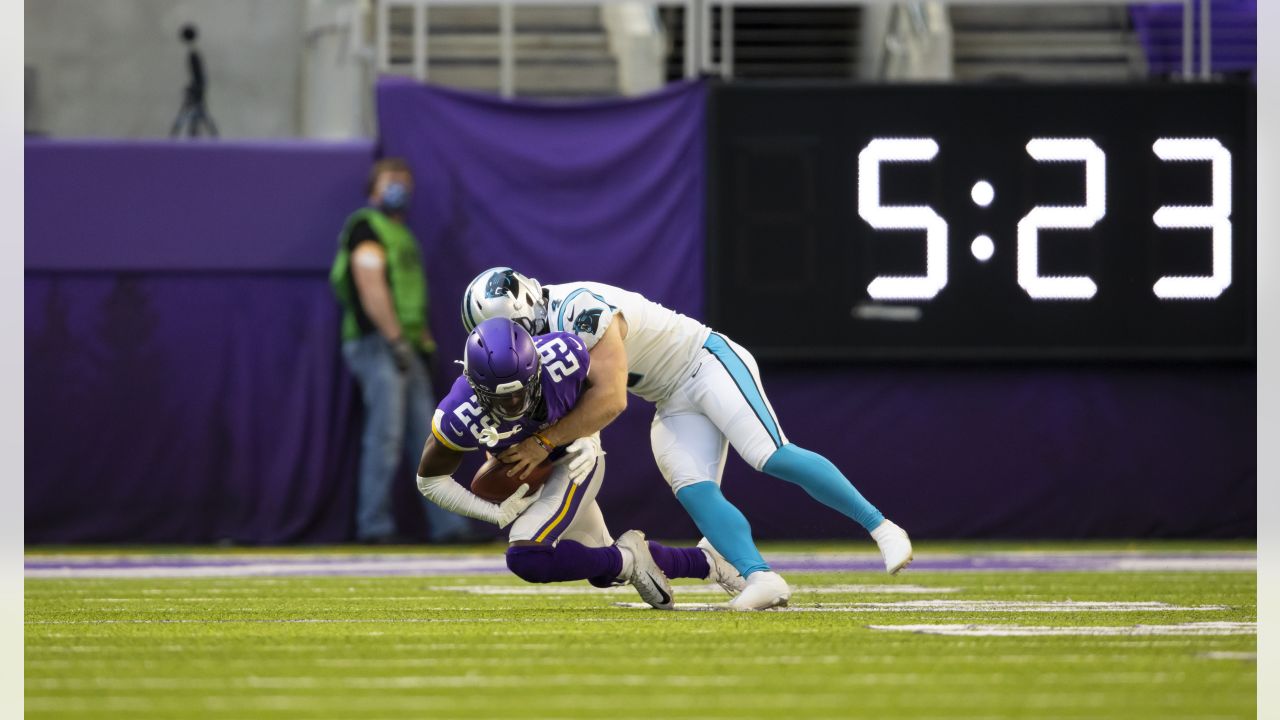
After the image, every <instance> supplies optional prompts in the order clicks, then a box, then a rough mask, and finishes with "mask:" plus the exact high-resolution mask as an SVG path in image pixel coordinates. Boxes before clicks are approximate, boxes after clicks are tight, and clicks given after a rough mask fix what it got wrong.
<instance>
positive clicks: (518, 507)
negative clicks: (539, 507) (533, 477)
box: [493, 483, 542, 527]
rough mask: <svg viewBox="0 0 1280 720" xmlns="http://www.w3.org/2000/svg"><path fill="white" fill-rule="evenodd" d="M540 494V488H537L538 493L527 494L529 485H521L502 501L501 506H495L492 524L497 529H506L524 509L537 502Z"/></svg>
mask: <svg viewBox="0 0 1280 720" xmlns="http://www.w3.org/2000/svg"><path fill="white" fill-rule="evenodd" d="M541 494H542V488H538V492H533V493H531V492H529V483H521V485H520V487H518V488H516V491H515V492H513V493H511V494H510V495H509V496H507V499H506V500H503V501H502V504H501V505H498V506H497V507H498V513H497V517H495V518H494V519H493V522H494V523H495V524H497V526H498V527H506V526H508V525H510V524H511V523H513V522H515V519H516V518H518V517H520V513H522V512H524V511H525V509H526V508H528V507H529V506H530V505H532V504H533V501H535V500H537V499H538V496H539V495H541Z"/></svg>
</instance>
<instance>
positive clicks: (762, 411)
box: [702, 333, 782, 447]
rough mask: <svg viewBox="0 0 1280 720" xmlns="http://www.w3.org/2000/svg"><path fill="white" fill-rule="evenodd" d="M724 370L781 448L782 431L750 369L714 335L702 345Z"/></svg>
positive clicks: (774, 441)
mask: <svg viewBox="0 0 1280 720" xmlns="http://www.w3.org/2000/svg"><path fill="white" fill-rule="evenodd" d="M702 347H704V348H706V349H707V350H708V351H709V352H710V353H711V354H712V355H714V356H715V358H716V359H717V360H719V361H720V364H721V365H724V369H725V370H728V371H729V377H731V378H733V382H734V384H736V385H737V386H738V392H740V393H742V396H743V397H745V398H746V399H747V403H748V404H750V405H751V409H752V410H754V411H755V413H756V417H757V418H759V419H760V424H761V425H764V429H765V431H766V432H768V433H769V437H771V438H773V444H774V445H775V446H777V447H782V431H780V430H779V429H778V421H777V420H775V419H774V417H773V413H771V412H769V406H768V405H767V404H765V401H764V394H763V393H761V392H760V387H759V386H758V385H756V379H755V376H753V375H752V374H751V369H750V368H748V367H747V364H746V363H744V362H742V358H740V357H738V354H737V353H735V352H734V351H733V347H732V346H730V345H729V343H727V342H725V339H724V338H722V337H720V336H719V335H717V334H715V333H711V336H710V337H708V338H707V341H706V342H705V343H703V344H702Z"/></svg>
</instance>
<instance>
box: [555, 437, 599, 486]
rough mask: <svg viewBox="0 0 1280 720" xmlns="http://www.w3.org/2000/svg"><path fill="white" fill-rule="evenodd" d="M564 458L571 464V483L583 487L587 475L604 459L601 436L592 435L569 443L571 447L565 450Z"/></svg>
mask: <svg viewBox="0 0 1280 720" xmlns="http://www.w3.org/2000/svg"><path fill="white" fill-rule="evenodd" d="M564 456H565V458H566V459H567V460H568V463H569V464H568V468H569V482H571V483H573V484H574V485H581V484H582V481H583V480H586V479H587V475H590V474H591V469H592V468H594V467H595V465H596V461H597V460H599V459H600V458H601V457H604V449H603V448H601V447H600V436H599V435H590V436H587V437H581V438H578V439H577V440H574V441H573V442H571V443H569V447H567V448H565V454H564Z"/></svg>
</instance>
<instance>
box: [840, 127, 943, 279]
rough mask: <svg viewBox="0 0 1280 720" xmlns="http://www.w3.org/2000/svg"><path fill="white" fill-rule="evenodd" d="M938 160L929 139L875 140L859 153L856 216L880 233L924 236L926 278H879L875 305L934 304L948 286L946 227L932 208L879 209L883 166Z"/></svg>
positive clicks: (884, 206)
mask: <svg viewBox="0 0 1280 720" xmlns="http://www.w3.org/2000/svg"><path fill="white" fill-rule="evenodd" d="M937 154H938V143H936V142H934V141H933V139H931V138H876V139H874V140H872V141H871V142H870V143H867V146H866V147H865V148H863V149H862V152H860V153H858V215H860V216H861V217H862V219H863V220H866V221H867V223H868V224H870V225H871V227H873V228H875V229H877V230H924V231H925V274H924V275H877V276H876V277H875V278H873V279H872V280H871V283H870V284H869V285H867V294H868V295H870V296H871V297H873V298H875V299H876V300H930V299H932V298H933V297H934V296H936V295H937V294H938V292H939V291H941V290H942V288H944V287H946V286H947V221H946V220H943V219H942V216H941V215H939V214H938V213H936V212H934V210H933V208H931V207H929V206H928V205H881V204H880V164H881V163H885V162H924V161H926V160H932V159H933V158H934V156H935V155H937Z"/></svg>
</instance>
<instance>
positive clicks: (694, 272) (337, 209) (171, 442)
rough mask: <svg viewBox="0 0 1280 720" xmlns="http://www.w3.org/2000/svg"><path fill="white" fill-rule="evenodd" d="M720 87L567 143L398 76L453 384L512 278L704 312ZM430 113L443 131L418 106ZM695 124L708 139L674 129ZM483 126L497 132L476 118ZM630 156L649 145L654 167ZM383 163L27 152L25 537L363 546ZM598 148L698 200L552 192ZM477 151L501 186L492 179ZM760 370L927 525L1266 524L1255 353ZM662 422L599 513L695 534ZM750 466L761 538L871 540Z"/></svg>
mask: <svg viewBox="0 0 1280 720" xmlns="http://www.w3.org/2000/svg"><path fill="white" fill-rule="evenodd" d="M700 93H701V90H700V88H699V86H697V85H693V86H680V87H677V88H675V89H673V90H671V91H668V92H666V93H662V94H660V95H659V96H657V97H654V98H649V99H646V100H642V101H638V102H634V103H625V104H614V103H608V104H602V105H599V106H595V107H594V109H592V110H589V112H593V113H595V114H594V115H591V116H589V117H587V118H586V120H582V119H581V118H579V122H581V123H585V124H579V125H577V126H571V127H570V128H569V129H568V130H566V129H565V126H563V125H561V123H559V121H558V119H560V118H563V117H564V116H565V115H567V114H568V112H569V111H567V110H564V109H558V110H547V109H546V108H544V107H537V106H526V105H521V104H505V103H497V102H489V101H480V100H477V99H474V98H470V97H468V96H463V95H458V94H454V93H448V92H440V91H435V90H432V89H428V88H421V87H418V86H408V85H406V86H400V87H395V86H392V87H384V88H383V95H382V96H380V108H381V111H382V114H383V115H384V117H386V118H394V117H397V113H399V114H400V115H399V117H401V118H402V121H395V120H391V121H390V122H388V120H384V121H383V122H384V126H383V137H382V143H383V146H384V150H386V151H388V152H393V153H398V154H404V155H407V156H409V157H410V159H411V160H414V161H415V165H416V166H417V169H418V174H419V178H420V181H419V185H420V188H421V191H420V192H419V195H418V197H417V198H416V203H415V216H414V217H413V218H412V222H413V224H414V226H415V228H416V229H417V230H418V232H419V237H420V239H421V241H422V242H423V245H424V247H425V249H426V256H427V264H428V272H429V274H430V276H431V282H432V302H433V310H432V320H433V322H434V324H435V325H436V327H437V332H438V333H439V334H440V336H441V339H442V342H443V347H444V348H445V351H444V352H442V353H441V355H442V357H441V358H440V359H441V361H442V362H440V363H438V365H439V367H438V368H437V377H436V380H437V387H442V386H443V383H444V382H445V381H446V380H448V379H450V376H449V373H451V372H452V368H451V366H449V365H448V363H447V362H446V361H449V360H451V359H452V357H451V356H450V355H449V353H448V348H449V347H453V346H455V345H460V339H461V336H462V333H461V328H460V326H459V323H458V320H457V302H458V297H459V292H460V291H459V288H460V287H461V286H462V285H465V283H466V282H467V281H468V280H470V279H471V278H472V277H473V276H474V275H475V274H476V273H477V272H479V271H480V270H482V269H484V267H487V266H490V265H495V264H505V263H510V264H513V265H517V266H521V264H522V263H523V264H524V266H526V267H530V268H531V269H530V272H531V273H532V274H535V275H539V276H542V277H543V279H545V280H548V281H563V280H572V279H588V278H589V279H599V280H604V281H609V282H614V283H617V284H624V285H628V286H631V287H635V288H637V289H640V290H643V291H645V292H647V293H648V294H650V295H651V296H652V297H653V299H655V300H659V301H662V302H664V303H666V304H669V305H671V306H673V307H676V308H677V309H680V310H683V311H687V312H691V313H700V312H701V310H702V307H701V302H702V294H703V293H702V284H701V283H702V280H701V278H702V277H703V272H702V267H701V263H702V258H703V251H704V246H703V244H702V234H701V225H700V218H701V203H702V196H701V191H700V188H701V183H702V182H703V181H702V177H701V174H702V172H703V170H702V167H703V166H702V164H701V163H699V162H686V161H687V160H690V158H696V157H698V156H700V153H701V144H700V143H701V134H700V128H701V102H702V101H701V94H700ZM424 113H427V115H424ZM430 113H434V115H431V114H430ZM423 117H428V118H431V117H434V118H435V120H434V121H432V122H428V123H427V124H426V125H425V126H423V125H418V124H417V123H418V122H419V120H412V119H411V118H419V119H421V118H423ZM448 118H452V119H453V121H455V123H457V122H461V125H457V124H454V125H451V124H450V123H449V122H445V121H444V119H448ZM397 122H400V123H401V124H399V125H397V124H396V123H397ZM424 122H425V121H424ZM680 122H685V123H686V124H687V125H688V127H685V126H681V127H685V130H686V132H680V131H679V128H677V129H675V130H673V129H672V123H677V124H678V123H680ZM472 123H484V124H485V125H486V129H487V130H489V131H492V132H488V133H484V134H482V133H478V132H477V133H475V134H474V136H469V135H468V134H467V133H464V132H461V130H460V129H459V128H464V127H466V126H467V125H468V124H472ZM583 127H590V128H596V129H597V132H595V133H590V134H588V135H584V134H583V133H582V132H581V130H582V128H583ZM512 128H524V130H522V131H521V132H522V133H523V134H522V135H521V136H520V137H519V138H512V139H511V140H510V142H509V143H506V144H504V143H497V144H496V145H494V146H490V147H488V148H487V149H485V152H486V153H488V154H487V155H486V156H483V157H481V158H480V159H479V161H477V155H476V154H475V153H478V152H480V148H479V147H478V146H476V145H474V144H473V143H475V142H477V141H478V138H480V137H482V135H485V134H487V136H488V137H500V136H501V135H499V134H495V133H496V132H499V131H503V130H504V129H505V131H507V132H508V134H509V133H510V132H511V131H512V130H511V129H512ZM646 128H647V129H648V130H649V132H644V130H645V129H646ZM659 130H661V131H659ZM557 138H559V139H561V140H563V142H564V143H565V145H564V146H563V147H564V148H568V149H574V148H577V149H578V150H581V149H582V148H583V143H587V144H589V145H590V147H589V148H587V150H589V151H591V152H585V153H584V152H577V153H576V154H571V153H569V152H568V151H567V150H566V151H564V152H561V153H560V155H561V157H562V158H564V162H563V163H562V164H560V165H556V164H555V163H554V162H553V161H554V159H555V155H556V153H551V154H550V155H549V156H547V157H541V156H539V157H531V156H529V155H527V154H525V155H521V154H520V149H521V148H527V147H530V146H533V147H537V146H538V143H543V146H544V147H545V146H547V145H546V144H547V143H551V144H552V145H551V146H554V143H555V142H557V141H558V140H557ZM574 143H576V145H575V144H574ZM628 143H631V144H633V145H644V146H645V147H646V152H645V153H643V156H640V155H637V156H635V157H631V156H629V155H627V154H626V152H624V151H625V150H626V148H627V147H631V145H628ZM449 148H452V150H449ZM446 150H448V151H446ZM592 152H595V153H596V154H595V155H592ZM618 153H622V154H621V155H619V154H618ZM372 155H373V148H372V147H370V146H369V145H367V144H352V145H333V144H306V143H270V144H266V143H255V144H219V145H171V144H167V143H154V144H152V143H108V144H97V143H49V142H29V143H28V145H27V149H26V166H27V167H26V185H27V187H26V218H27V228H26V239H25V246H26V287H25V316H26V326H25V337H24V346H25V347H24V353H25V361H26V379H25V383H26V402H25V426H26V427H25V431H26V439H25V442H26V458H27V461H26V462H27V467H26V537H27V540H28V542H98V541H101V542H206V541H216V540H220V539H232V540H236V541H240V542H250V543H277V542H336V541H343V540H347V539H349V537H350V533H351V520H350V516H351V513H352V510H353V507H354V500H355V461H356V454H357V453H358V434H359V412H360V409H359V406H358V398H357V396H356V394H355V393H354V392H353V389H354V387H353V384H352V381H351V379H350V378H349V376H348V375H347V373H346V370H345V368H344V367H343V365H342V361H341V358H340V355H339V345H338V334H337V311H336V307H335V305H334V301H333V299H332V297H331V295H330V293H329V289H328V285H327V282H326V279H325V275H326V272H327V268H328V263H329V260H330V258H331V255H332V252H333V248H334V243H335V241H336V234H337V232H338V229H339V228H340V226H341V222H342V219H343V218H344V217H345V215H346V214H347V213H348V212H350V211H351V210H352V209H354V208H355V207H357V206H358V205H359V204H360V203H361V201H362V198H361V195H362V184H363V179H364V175H365V172H366V170H367V166H368V163H369V161H370V159H371V157H372ZM584 156H591V157H598V158H599V159H600V163H601V165H600V167H601V168H603V167H608V166H616V164H617V162H616V161H617V160H618V158H624V159H625V158H629V157H630V158H631V160H628V162H634V163H635V165H634V167H632V170H633V171H634V172H635V173H638V175H634V176H633V177H646V178H648V177H650V176H649V175H647V173H651V174H652V178H651V182H652V183H653V186H652V187H654V188H663V187H670V186H671V184H672V183H675V186H676V187H684V188H686V189H690V191H689V192H684V193H672V194H671V195H670V196H658V197H655V196H654V195H653V194H652V193H651V194H649V195H647V196H646V195H640V196H637V197H635V198H631V199H629V200H628V201H627V202H619V201H617V199H616V198H617V186H615V185H611V184H610V183H609V182H608V181H607V180H606V179H604V178H607V175H604V174H594V175H591V174H589V175H588V176H587V177H588V178H589V179H590V181H589V182H581V181H579V182H577V183H574V182H571V181H570V180H565V182H563V183H559V184H557V183H555V182H552V181H551V179H552V178H554V177H564V178H573V177H580V174H581V173H583V172H584V168H583V167H582V166H581V164H580V163H579V164H576V165H575V163H574V162H571V158H574V157H577V158H581V157H584ZM646 158H648V159H646ZM467 162H471V163H472V164H473V165H474V164H477V163H478V164H482V165H484V166H485V167H487V168H489V169H490V177H489V178H488V179H483V180H480V181H473V180H474V178H472V179H468V177H467V176H466V175H465V174H464V173H463V170H462V165H463V164H464V163H467ZM534 166H537V167H538V168H540V170H539V172H542V173H544V175H542V176H540V179H539V181H538V182H522V181H520V180H519V178H520V177H522V175H521V174H520V173H519V172H518V170H519V169H520V168H530V167H534ZM597 170H599V168H597ZM557 173H559V175H557ZM424 178H434V179H428V180H426V181H425V182H424ZM503 178H505V180H504V179H503ZM477 182H478V184H477ZM442 184H443V185H442ZM444 185H447V187H448V189H447V191H446V190H445V189H442V188H443V187H444ZM516 191H518V192H519V193H520V196H519V197H514V196H512V195H510V194H507V195H504V194H503V193H513V192H516ZM611 193H612V194H611ZM641 200H644V201H646V202H641ZM445 202H447V203H448V204H446V205H442V204H441V203H445ZM653 202H659V203H663V205H662V208H661V212H662V214H661V217H667V218H671V217H675V218H680V219H681V222H678V223H676V222H672V223H668V224H666V225H663V224H658V225H653V226H652V227H656V228H658V230H655V232H659V233H660V242H659V241H655V240H654V239H653V236H652V235H650V236H649V237H646V236H645V234H644V233H633V234H630V235H628V234H627V233H626V232H624V231H623V230H624V229H625V228H628V227H635V226H637V224H643V223H652V222H653V216H654V214H655V209H654V207H653ZM450 208H452V209H450ZM459 208H463V209H466V210H467V212H465V213H462V215H457V214H456V213H457V210H458V209H459ZM484 208H492V209H493V210H492V213H493V214H494V217H500V216H501V215H502V213H503V212H510V213H513V214H515V215H516V216H517V220H520V222H517V221H512V222H510V223H509V224H507V227H509V228H511V229H510V231H509V232H506V231H502V230H501V227H502V226H503V223H501V222H497V221H494V224H492V225H486V223H487V222H489V220H486V219H484V217H485V216H484V215H483V210H484ZM521 214H523V215H521ZM464 216H465V217H469V218H472V219H473V220H474V222H473V225H472V227H473V228H480V230H475V231H471V232H464V233H461V234H459V233H457V232H456V228H457V225H456V223H455V224H453V225H451V224H450V222H451V220H450V219H452V220H457V219H458V218H459V217H464ZM539 216H541V217H542V218H543V225H542V226H541V227H540V229H537V230H536V232H546V233H548V234H549V235H554V236H559V237H562V238H568V239H566V240H564V241H563V243H564V244H561V245H559V246H555V248H554V252H552V253H550V254H544V255H539V254H538V252H537V247H538V245H537V243H533V244H532V245H529V244H527V243H529V239H528V232H527V231H528V230H529V225H528V222H527V221H524V218H526V217H527V218H536V217H539ZM476 218H480V219H479V220H476ZM442 227H453V228H455V232H454V234H453V235H452V236H451V235H449V234H448V233H447V232H445V231H443V230H441V228H442ZM493 228H498V229H493ZM570 231H572V232H570ZM536 232H535V235H536ZM517 236H518V237H517ZM573 242H580V243H582V246H581V247H575V246H574V245H573V244H572V243H573ZM517 243H519V244H517ZM663 268H666V270H663ZM763 372H764V380H765V389H766V391H767V392H768V393H769V395H770V399H771V400H772V402H773V404H774V407H775V409H776V410H777V412H778V414H779V416H780V418H781V420H782V422H783V424H784V428H785V429H786V431H787V434H788V435H789V436H790V437H791V439H792V440H793V441H795V442H797V443H799V444H801V445H803V446H806V447H809V448H810V449H813V450H816V451H819V452H822V453H824V454H826V455H827V456H828V457H830V458H831V459H832V460H833V461H834V462H835V463H837V464H838V465H839V466H841V467H842V468H843V469H844V470H845V471H846V473H847V474H848V475H849V477H850V478H851V479H852V480H853V481H854V482H855V483H856V484H857V485H858V486H859V488H861V489H862V490H863V492H864V493H865V494H866V495H867V496H868V497H870V498H871V499H872V500H873V501H874V502H876V503H877V504H878V505H880V507H881V508H882V509H883V510H884V511H885V512H886V514H888V515H889V516H890V517H892V518H894V519H895V520H897V521H898V522H899V523H900V524H902V525H903V526H904V527H907V528H908V530H910V531H911V532H912V533H913V535H915V536H919V537H1147V536H1151V537H1156V536H1158V537H1193V536H1194V537H1239V536H1253V535H1255V534H1256V520H1255V516H1256V499H1255V483H1256V464H1255V456H1256V452H1255V451H1256V447H1255V399H1254V397H1255V371H1254V368H1253V366H1252V365H1247V364H1235V365H1231V364H1226V365H1223V364H1217V365H1213V364H1160V363H1147V364H1125V365H1102V364H1084V365H1075V364H1063V363H1057V364H1044V363H1039V364H1025V363H1024V364H1011V363H1005V364H973V363H969V364H962V365H942V364H889V363H853V364H835V363H830V364H820V365H801V364H794V363H792V364H767V365H765V366H764V369H763ZM651 414H652V409H651V407H649V406H648V405H647V404H646V403H643V402H640V401H634V400H633V402H632V406H631V408H629V409H628V411H627V412H626V413H625V414H624V416H623V417H622V418H621V419H619V421H617V422H616V423H615V424H614V425H613V426H611V427H610V428H608V429H607V430H606V431H605V436H604V437H605V447H606V449H607V450H608V452H609V455H608V463H609V474H608V480H607V482H606V484H605V486H604V489H603V490H602V494H601V504H602V507H603V508H604V510H605V512H606V516H607V517H608V518H609V523H610V525H611V527H612V528H613V529H614V530H615V531H621V530H624V529H626V528H628V527H643V528H645V529H646V530H648V531H649V532H650V533H651V534H654V535H657V536H669V537H670V536H684V537H689V536H693V535H694V534H695V531H694V529H693V525H692V523H691V522H690V521H689V520H688V519H687V518H686V517H685V516H684V514H683V513H682V512H681V511H680V509H679V506H678V505H677V504H676V503H675V501H674V499H673V498H672V497H671V494H670V492H669V490H668V489H667V488H666V486H665V484H664V483H663V481H662V479H661V476H660V475H659V473H658V471H657V468H656V467H655V466H654V464H653V461H652V458H651V457H650V454H649V449H648V424H649V420H650V417H651ZM730 458H731V459H730V463H729V467H728V470H727V472H726V474H725V479H724V487H725V491H726V494H727V495H728V496H729V497H730V498H731V499H732V500H734V501H735V502H736V503H738V504H739V505H740V506H741V507H742V508H743V510H744V511H745V512H746V514H747V515H748V517H749V518H750V519H751V520H752V523H753V526H754V527H755V528H756V530H757V534H758V536H759V537H762V538H784V537H844V536H850V537H856V536H860V535H861V531H860V529H858V528H857V527H856V526H854V525H853V524H852V523H851V522H849V521H847V520H845V519H844V518H842V517H841V516H838V515H836V514H835V513H833V512H832V511H830V510H828V509H827V508H825V507H823V506H821V505H818V504H816V503H814V502H812V501H810V500H808V498H806V497H805V496H804V494H803V492H802V491H800V490H799V489H798V488H795V487H792V486H789V485H786V484H784V483H781V482H779V481H776V480H773V479H771V478H768V477H766V476H763V475H759V474H757V473H754V472H752V471H750V470H749V469H748V468H746V466H745V465H744V464H743V463H742V462H741V461H740V460H738V459H737V458H736V457H735V456H733V454H732V453H730ZM476 464H478V463H476ZM473 468H474V464H469V465H466V466H464V468H463V470H462V471H460V473H459V475H458V476H459V477H461V478H466V477H469V475H470V471H471V470H472V469H473ZM397 492H398V493H399V495H398V502H399V505H400V507H399V512H400V514H401V516H402V518H403V520H404V521H405V523H406V526H407V527H408V528H409V529H410V530H417V531H420V530H421V525H422V522H423V521H422V519H421V516H420V513H419V511H418V508H417V505H416V502H417V499H416V498H415V497H414V494H415V490H414V488H413V482H412V475H411V474H406V476H405V479H404V482H402V483H401V484H400V485H399V486H398V488H397Z"/></svg>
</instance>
